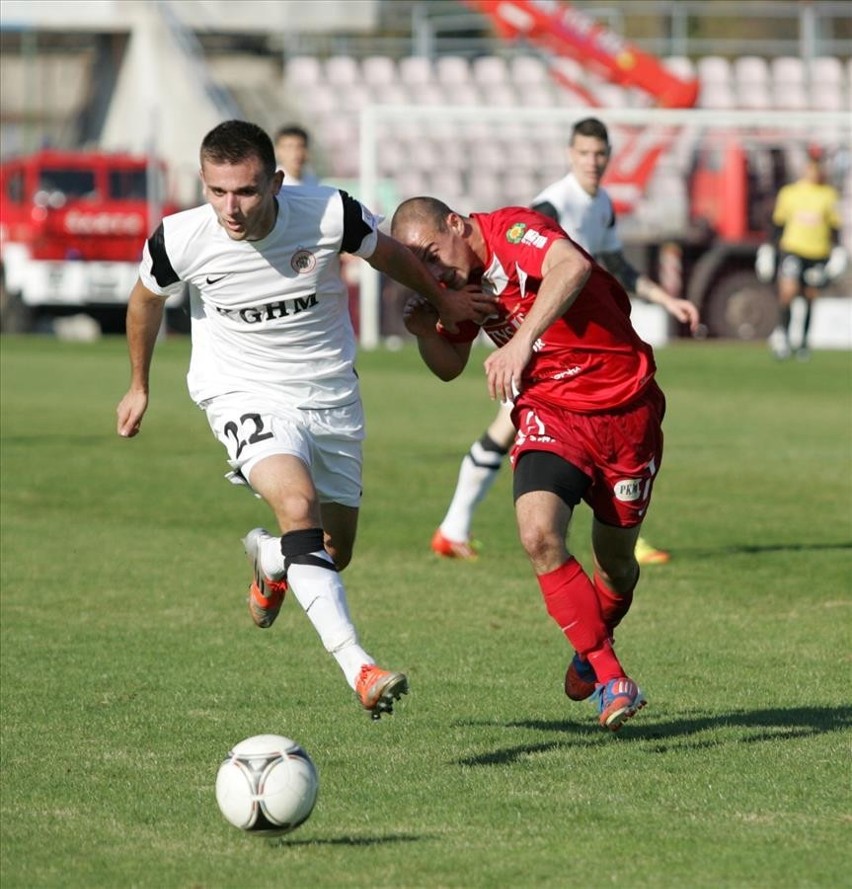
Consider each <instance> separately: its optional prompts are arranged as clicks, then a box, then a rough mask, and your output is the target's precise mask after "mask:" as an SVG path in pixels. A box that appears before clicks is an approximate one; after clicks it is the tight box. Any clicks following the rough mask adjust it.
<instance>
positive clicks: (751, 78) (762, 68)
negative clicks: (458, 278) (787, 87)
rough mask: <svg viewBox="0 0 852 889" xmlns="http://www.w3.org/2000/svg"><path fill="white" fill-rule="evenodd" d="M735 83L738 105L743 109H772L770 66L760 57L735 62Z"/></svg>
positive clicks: (740, 59)
mask: <svg viewBox="0 0 852 889" xmlns="http://www.w3.org/2000/svg"><path fill="white" fill-rule="evenodd" d="M734 81H735V85H736V95H737V103H738V105H739V106H740V107H741V108H771V107H772V90H771V87H770V75H769V65H768V63H767V61H766V59H763V58H760V57H759V56H742V57H740V58H738V59H735V60H734Z"/></svg>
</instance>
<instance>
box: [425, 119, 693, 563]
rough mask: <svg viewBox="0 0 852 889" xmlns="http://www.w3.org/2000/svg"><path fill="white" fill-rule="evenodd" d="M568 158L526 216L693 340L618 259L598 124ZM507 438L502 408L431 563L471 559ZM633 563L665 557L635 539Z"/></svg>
mask: <svg viewBox="0 0 852 889" xmlns="http://www.w3.org/2000/svg"><path fill="white" fill-rule="evenodd" d="M568 155H569V160H570V164H571V170H570V172H569V173H568V174H567V175H566V176H564V177H563V178H562V179H559V180H558V181H556V182H554V183H552V184H551V185H549V186H548V187H547V188H545V189H544V191H542V192H541V193H540V194H539V195H537V196H536V198H535V199H534V200H533V202H532V209H533V210H537V211H538V212H539V213H544V214H545V215H546V216H550V217H551V218H552V219H555V220H556V221H557V222H558V223H559V225H560V226H561V227H562V228H563V229H564V230H565V231H566V232H567V233H568V235H569V236H570V237H571V238H572V239H573V240H574V241H576V242H577V243H578V244H579V245H580V246H581V247H583V248H585V249H586V250H587V251H588V252H589V253H591V254H592V255H593V256H594V257H595V259H596V260H597V261H598V263H600V264H601V265H602V266H604V268H606V269H607V270H608V271H609V272H611V273H612V274H613V275H615V277H616V278H618V280H619V281H620V282H621V283H622V285H623V286H624V288H625V289H626V290H627V291H628V292H631V293H635V294H636V295H637V296H638V297H640V298H641V299H645V300H647V301H648V302H652V303H656V304H658V305H661V306H663V308H665V309H666V311H667V312H669V314H671V315H673V316H674V317H675V318H676V319H677V320H678V321H679V322H681V323H683V324H687V325H688V326H689V329H690V331H692V332H695V330H696V329H697V327H698V309H697V308H696V307H695V306H694V305H693V304H692V303H691V302H689V301H688V300H685V299H678V298H676V297H674V296H671V294H669V293H667V292H666V291H665V290H663V288H662V287H660V286H659V284H656V283H655V282H654V281H652V280H651V279H650V278H648V277H647V276H646V275H641V274H639V272H638V271H637V270H636V269H635V268H633V266H631V265H630V263H629V262H628V261H627V259H626V258H625V256H624V248H623V247H622V244H621V240H620V238H619V237H618V232H617V229H616V224H615V210H614V208H613V205H612V200H611V199H610V196H609V195H608V194H607V193H606V190H605V189H604V188H602V187H601V180H602V179H603V175H604V172H605V171H606V168H607V164H608V163H609V158H610V144H609V133H608V132H607V129H606V127H605V126H604V124H603V123H602V122H601V121H600V120H598V119H597V118H594V117H589V118H584V119H583V120H581V121H578V122H577V123H576V124H575V125H574V127H573V128H572V130H571V138H570V141H569V146H568ZM514 438H515V427H514V426H513V425H512V420H511V417H510V413H509V410H508V408H506V407H501V408H500V410H499V411H498V413H497V416H496V417H495V418H494V420H493V421H492V422H491V425H490V426H489V427H488V429H486V431H485V432H484V433H483V435H482V436H480V438H479V439H477V441H475V442H474V443H473V444H472V445H471V447H470V450H469V451H468V452H467V454H465V456H464V458H463V459H462V463H461V467H460V469H459V476H458V481H457V483H456V489H455V491H454V493H453V497H452V500H451V501H450V505H449V508H448V510H447V513H446V515H445V516H444V518H443V520H442V522H441V524H440V525H439V526H438V529H437V530H436V531H435V533H434V535H433V537H432V544H431V545H432V550H433V551H434V552H435V553H436V554H437V555H439V556H445V557H447V558H455V559H475V558H476V557H477V549H476V546H475V544H474V543H473V542H472V541H471V525H472V524H473V516H474V512H475V510H476V507H477V506H478V505H479V504H480V503H481V502H482V500H483V498H484V497H485V495H486V494H487V493H488V491H489V490H490V489H491V486H492V485H493V484H494V482H495V480H496V478H497V473H498V472H499V470H500V467H501V466H502V464H503V460H504V458H505V456H506V454H507V453H508V451H509V448H510V447H511V445H512V442H513V441H514ZM636 559H637V561H638V562H639V564H640V565H641V564H645V565H648V564H655V563H662V562H667V561H668V560H669V554H668V553H667V552H666V551H665V550H658V549H656V548H655V547H653V546H651V545H650V544H649V543H648V542H647V541H646V540H645V539H644V538H642V537H640V538H639V540H638V541H637V543H636Z"/></svg>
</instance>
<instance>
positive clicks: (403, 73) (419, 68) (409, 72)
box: [398, 56, 435, 86]
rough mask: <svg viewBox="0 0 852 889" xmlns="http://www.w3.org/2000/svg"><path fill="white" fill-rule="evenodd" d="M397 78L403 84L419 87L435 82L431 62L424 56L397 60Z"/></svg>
mask: <svg viewBox="0 0 852 889" xmlns="http://www.w3.org/2000/svg"><path fill="white" fill-rule="evenodd" d="M398 67H399V77H400V80H402V82H403V83H404V84H407V85H410V86H414V85H416V86H420V85H421V84H431V83H433V82H434V81H435V72H434V69H433V67H432V60H431V59H429V58H427V57H426V56H406V57H405V58H403V59H400V60H399V66H398Z"/></svg>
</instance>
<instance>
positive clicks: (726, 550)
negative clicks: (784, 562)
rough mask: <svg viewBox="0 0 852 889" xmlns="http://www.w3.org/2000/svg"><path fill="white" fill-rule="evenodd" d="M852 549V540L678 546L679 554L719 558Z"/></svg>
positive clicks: (699, 557) (700, 557) (701, 557)
mask: <svg viewBox="0 0 852 889" xmlns="http://www.w3.org/2000/svg"><path fill="white" fill-rule="evenodd" d="M844 549H852V541H846V542H843V541H840V542H837V543H761V544H745V543H743V544H736V543H735V544H732V545H731V546H720V547H718V548H716V549H699V548H697V547H695V548H692V547H688V546H685V547H678V550H677V554H678V556H692V557H693V558H697V559H710V558H713V559H715V558H717V557H718V556H719V554H720V553H723V554H725V555H729V556H738V555H750V556H754V555H759V554H760V553H797V552H821V551H824V550H825V551H831V550H844Z"/></svg>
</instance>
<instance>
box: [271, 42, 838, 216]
mask: <svg viewBox="0 0 852 889" xmlns="http://www.w3.org/2000/svg"><path fill="white" fill-rule="evenodd" d="M664 62H665V64H666V67H667V68H669V70H671V71H673V72H674V73H676V74H679V75H681V76H684V77H689V76H697V77H698V78H699V81H700V87H701V90H700V97H699V105H700V107H704V108H712V109H736V108H743V109H755V110H759V109H763V108H767V109H771V108H776V109H777V108H780V109H787V108H790V109H795V108H820V109H826V110H843V109H844V108H847V109H848V108H849V107H850V95H852V83H850V81H852V62H850V63H848V64H844V63H843V62H841V61H840V60H838V59H835V58H818V59H814V60H812V61H811V62H810V63H809V64H805V63H804V62H802V60H801V59H798V58H795V57H792V56H787V57H781V58H776V59H774V60H772V61H771V62H767V60H766V59H763V58H761V57H758V56H755V55H749V56H743V57H741V58H737V59H734V60H729V59H727V58H723V57H721V56H706V57H704V58H701V59H698V60H695V61H693V60H691V59H688V58H685V57H682V56H674V57H670V58H668V59H665V60H664ZM554 72H555V73H554ZM569 83H570V84H574V85H576V89H573V90H572V89H570V88H566V84H569ZM284 91H285V94H286V95H287V96H288V97H292V98H293V99H294V100H298V101H300V102H301V111H302V119H303V120H305V121H309V126H310V128H311V130H312V132H313V133H314V136H315V143H316V145H317V151H316V156H317V157H318V158H321V159H322V161H323V163H325V165H326V166H328V167H330V169H327V170H321V171H320V172H322V173H324V174H326V175H329V176H336V177H343V176H346V177H354V176H357V174H358V147H359V145H358V140H359V126H360V117H359V112H360V110H361V109H362V108H364V107H365V106H366V105H367V104H370V103H376V104H394V105H405V104H411V105H413V106H415V107H418V106H420V107H422V106H438V105H454V106H457V105H465V106H470V107H477V106H489V105H490V106H496V107H505V108H549V107H554V108H559V107H562V108H572V109H573V108H581V107H583V106H584V105H585V104H586V98H587V97H590V96H591V97H593V98H594V99H595V100H596V101H597V102H598V103H599V104H600V105H601V106H603V107H608V106H612V107H626V106H634V107H635V106H644V105H648V104H650V103H651V101H652V100H651V99H650V98H649V97H647V96H645V95H644V94H642V93H640V92H639V91H637V90H626V89H623V88H620V87H617V86H614V85H612V84H609V83H605V82H603V81H602V80H600V79H599V78H595V77H593V76H592V75H590V74H589V72H588V70H587V69H585V68H584V67H583V66H582V65H580V64H579V63H578V62H576V61H575V60H573V59H569V58H560V59H557V60H551V64H550V65H549V64H548V62H547V61H546V60H545V59H544V58H542V57H540V56H538V55H534V54H517V55H514V56H511V57H503V56H496V55H495V56H481V57H477V58H474V59H472V60H469V59H467V58H465V57H463V56H460V55H448V56H442V57H439V58H437V59H428V58H425V57H420V56H416V57H415V56H412V57H406V58H401V59H393V58H391V57H388V56H381V55H373V56H368V57H366V58H364V59H361V60H358V59H355V58H352V57H349V56H346V55H334V56H330V57H329V58H327V59H326V60H325V61H319V60H318V59H316V58H312V57H308V56H295V57H293V58H291V59H289V60H288V61H287V63H286V67H285V90H284ZM589 111H590V113H593V112H592V109H591V108H590V109H589ZM381 127H382V134H381V143H380V144H381V151H380V152H379V158H378V164H379V171H380V175H381V176H383V177H391V178H392V179H393V181H394V184H395V187H396V188H397V190H398V191H400V192H402V193H407V194H415V193H424V192H429V191H434V192H435V193H439V194H440V195H441V196H443V197H444V198H445V199H446V200H448V201H451V202H458V203H459V204H464V205H466V206H467V207H469V208H474V207H480V208H482V207H491V206H497V205H498V204H500V203H505V202H507V201H509V200H511V201H525V202H526V201H529V200H531V199H532V197H533V196H534V195H535V194H537V193H538V192H539V191H540V190H541V188H543V187H544V186H545V185H546V184H548V183H549V182H552V181H553V180H554V179H556V178H558V177H559V176H561V175H563V173H564V172H565V169H566V153H565V143H566V137H567V132H566V131H565V126H564V124H561V123H555V122H552V121H548V120H547V118H546V117H543V118H542V119H541V121H539V122H537V123H536V125H535V126H534V127H530V126H529V125H528V124H527V123H525V122H522V121H517V122H514V123H513V122H511V121H507V122H503V123H501V124H499V125H497V124H495V123H493V122H487V121H475V122H471V123H470V124H466V125H465V126H464V127H463V128H462V131H461V132H459V128H458V126H457V125H456V124H455V123H454V122H453V121H452V120H443V119H441V118H440V117H436V118H430V119H428V121H427V120H423V119H418V118H412V119H410V120H406V121H405V122H404V123H382V124H381ZM824 135H826V134H822V133H820V134H817V137H816V138H818V139H819V138H822V137H823V136H824ZM828 135H829V136H830V135H831V134H828ZM613 136H614V142H615V144H616V147H617V145H618V139H619V138H620V134H619V132H618V129H617V128H616V129H615V130H614V132H613ZM695 137H696V134H695V133H694V132H687V131H683V132H682V133H681V134H680V135H679V137H678V138H677V139H676V141H675V143H674V145H673V146H672V150H671V151H670V152H669V155H668V161H669V166H668V167H666V166H665V165H664V164H663V165H661V166H660V167H659V168H658V170H657V172H656V174H655V177H654V179H653V180H652V182H651V184H650V186H649V194H652V195H653V196H654V200H655V202H656V203H658V204H660V205H669V206H681V205H682V203H683V201H684V200H685V197H684V195H683V172H684V171H685V170H686V169H688V164H689V158H690V155H691V152H692V151H693V150H694V140H695ZM637 218H638V217H637Z"/></svg>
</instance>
